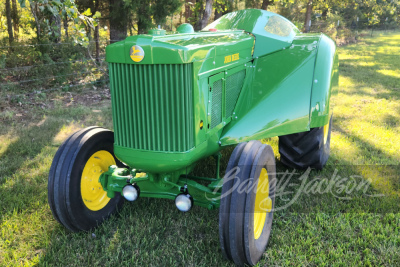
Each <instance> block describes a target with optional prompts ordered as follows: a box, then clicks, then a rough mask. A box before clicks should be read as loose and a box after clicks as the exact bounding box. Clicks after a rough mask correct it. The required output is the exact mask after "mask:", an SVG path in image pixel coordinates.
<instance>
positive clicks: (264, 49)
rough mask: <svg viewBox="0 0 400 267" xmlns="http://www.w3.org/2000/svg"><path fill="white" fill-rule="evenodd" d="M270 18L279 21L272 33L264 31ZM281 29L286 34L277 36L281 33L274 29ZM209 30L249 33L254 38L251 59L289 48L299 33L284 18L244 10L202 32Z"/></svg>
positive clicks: (269, 13)
mask: <svg viewBox="0 0 400 267" xmlns="http://www.w3.org/2000/svg"><path fill="white" fill-rule="evenodd" d="M271 18H274V19H275V18H278V19H279V20H280V23H279V24H275V25H274V27H272V28H274V29H275V31H274V33H272V32H271V31H268V30H267V29H266V26H267V24H268V22H269V20H270V19H271ZM283 27H286V28H288V31H287V33H284V34H281V35H278V34H279V32H282V31H278V30H276V29H277V28H278V29H279V28H281V29H282V28H283ZM211 28H214V29H217V30H221V31H224V30H228V29H238V30H244V31H246V32H251V33H252V34H253V35H254V36H255V37H256V44H255V47H254V53H253V57H258V56H262V55H266V54H270V53H272V52H275V51H278V50H280V49H282V48H283V47H288V46H290V44H291V43H292V41H293V39H294V37H295V36H296V34H298V33H300V32H299V30H298V29H297V28H296V26H295V25H294V24H293V23H291V22H290V21H289V20H287V19H286V18H284V17H282V16H280V15H278V14H275V13H272V12H269V11H265V10H259V9H244V10H239V11H235V12H231V13H228V14H226V15H224V16H222V17H221V18H219V19H218V20H216V21H214V22H213V23H211V24H210V25H208V26H207V27H205V28H204V29H203V31H208V30H209V29H211Z"/></svg>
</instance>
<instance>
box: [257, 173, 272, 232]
mask: <svg viewBox="0 0 400 267" xmlns="http://www.w3.org/2000/svg"><path fill="white" fill-rule="evenodd" d="M271 209H272V200H271V198H270V197H269V179H268V172H267V170H266V169H265V168H262V169H261V172H260V177H259V178H258V184H257V191H256V201H255V206H254V239H258V238H259V237H260V236H261V233H262V230H263V229H264V224H265V219H266V218H267V213H268V212H270V211H271Z"/></svg>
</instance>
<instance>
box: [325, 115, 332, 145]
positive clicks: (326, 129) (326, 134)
mask: <svg viewBox="0 0 400 267" xmlns="http://www.w3.org/2000/svg"><path fill="white" fill-rule="evenodd" d="M330 123H331V120H329V122H328V124H327V125H324V145H325V144H326V141H327V140H328V133H329V124H330Z"/></svg>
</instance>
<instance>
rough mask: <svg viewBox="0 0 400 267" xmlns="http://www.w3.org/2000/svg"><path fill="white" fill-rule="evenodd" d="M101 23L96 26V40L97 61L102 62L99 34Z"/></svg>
mask: <svg viewBox="0 0 400 267" xmlns="http://www.w3.org/2000/svg"><path fill="white" fill-rule="evenodd" d="M99 27H100V26H99V24H97V26H96V27H95V28H94V42H95V44H96V62H97V63H99V62H100V43H99V40H100V36H99Z"/></svg>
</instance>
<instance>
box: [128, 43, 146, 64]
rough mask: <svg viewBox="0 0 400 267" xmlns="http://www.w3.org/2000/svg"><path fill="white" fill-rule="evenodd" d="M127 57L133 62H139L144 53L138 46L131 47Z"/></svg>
mask: <svg viewBox="0 0 400 267" xmlns="http://www.w3.org/2000/svg"><path fill="white" fill-rule="evenodd" d="M129 55H130V57H131V59H132V60H133V61H135V62H140V61H142V60H143V58H144V51H143V49H142V48H141V47H140V46H138V45H134V46H132V47H131V50H130V53H129Z"/></svg>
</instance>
